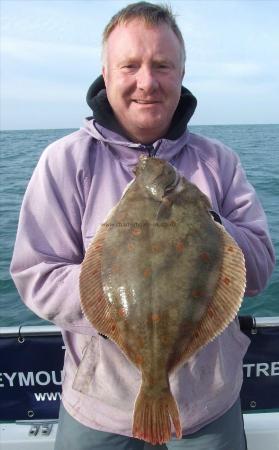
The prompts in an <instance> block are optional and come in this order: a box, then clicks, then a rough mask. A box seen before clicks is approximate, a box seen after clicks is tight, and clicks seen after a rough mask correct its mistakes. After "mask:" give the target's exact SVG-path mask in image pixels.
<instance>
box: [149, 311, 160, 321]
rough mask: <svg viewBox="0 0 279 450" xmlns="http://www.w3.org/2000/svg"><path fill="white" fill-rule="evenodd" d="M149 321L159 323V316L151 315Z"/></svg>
mask: <svg viewBox="0 0 279 450" xmlns="http://www.w3.org/2000/svg"><path fill="white" fill-rule="evenodd" d="M151 320H152V322H159V321H160V316H159V314H155V313H154V314H151Z"/></svg>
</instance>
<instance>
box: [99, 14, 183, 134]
mask: <svg viewBox="0 0 279 450" xmlns="http://www.w3.org/2000/svg"><path fill="white" fill-rule="evenodd" d="M183 74H184V67H183V63H182V51H181V45H180V42H179V40H178V38H177V37H176V35H175V34H174V32H173V31H172V29H171V28H170V27H169V26H168V25H166V24H160V25H159V26H156V27H154V26H148V25H146V24H145V23H144V22H143V21H142V20H138V19H136V20H132V21H131V22H128V23H127V24H125V25H124V24H123V25H118V26H117V27H116V28H115V29H114V30H113V31H112V32H111V34H110V35H109V38H108V40H107V43H106V45H105V49H104V67H103V76H104V80H105V84H106V90H107V96H108V100H109V102H110V104H111V106H112V109H113V111H114V114H115V116H116V118H117V119H118V121H119V123H120V125H121V126H122V128H123V129H124V132H125V133H126V134H127V136H128V137H129V138H130V139H131V140H133V141H135V142H142V143H150V142H154V141H155V140H156V139H159V138H161V137H163V136H164V135H165V133H166V132H167V130H168V128H169V125H170V123H171V120H172V117H173V114H174V112H175V110H176V107H177V105H178V102H179V98H180V93H181V83H182V78H183Z"/></svg>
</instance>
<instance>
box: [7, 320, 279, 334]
mask: <svg viewBox="0 0 279 450" xmlns="http://www.w3.org/2000/svg"><path fill="white" fill-rule="evenodd" d="M239 321H240V326H241V329H243V330H252V329H256V328H270V327H279V316H276V317H253V316H239ZM60 334H61V330H60V328H58V327H56V326H55V325H19V326H11V327H0V337H1V336H2V337H20V336H59V335H60Z"/></svg>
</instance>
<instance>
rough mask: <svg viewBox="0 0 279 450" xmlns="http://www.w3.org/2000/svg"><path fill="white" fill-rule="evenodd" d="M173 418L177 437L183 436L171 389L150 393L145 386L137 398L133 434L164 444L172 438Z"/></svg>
mask: <svg viewBox="0 0 279 450" xmlns="http://www.w3.org/2000/svg"><path fill="white" fill-rule="evenodd" d="M171 420H172V422H173V425H174V429H175V433H176V437H177V438H179V439H180V438H181V437H182V430H181V424H180V419H179V413H178V408H177V403H176V401H175V399H174V397H173V395H172V393H171V391H170V389H168V390H167V391H164V392H162V395H161V396H159V398H158V395H156V398H154V397H153V396H150V395H148V394H147V393H146V392H145V389H144V388H143V386H141V389H140V391H139V394H138V396H137V398H136V403H135V408H134V421H133V436H134V437H136V438H138V439H142V440H144V441H146V442H150V443H151V444H152V445H156V444H164V443H165V442H167V441H169V440H170V439H171Z"/></svg>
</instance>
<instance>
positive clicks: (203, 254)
mask: <svg viewBox="0 0 279 450" xmlns="http://www.w3.org/2000/svg"><path fill="white" fill-rule="evenodd" d="M200 258H201V260H202V261H203V262H206V263H207V262H209V260H210V258H209V254H208V253H207V252H203V253H202V254H201V255H200Z"/></svg>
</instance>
